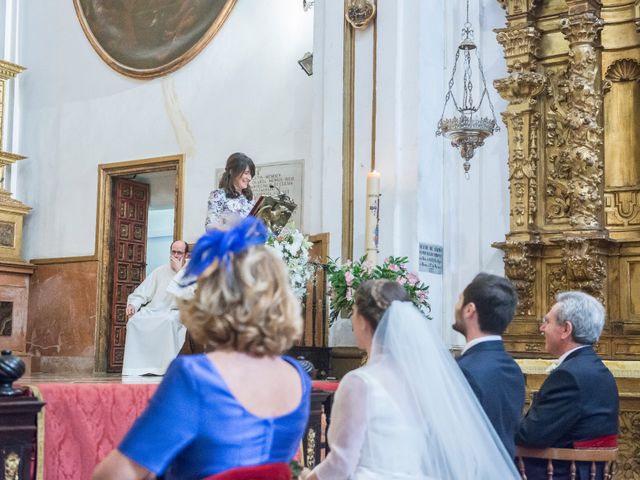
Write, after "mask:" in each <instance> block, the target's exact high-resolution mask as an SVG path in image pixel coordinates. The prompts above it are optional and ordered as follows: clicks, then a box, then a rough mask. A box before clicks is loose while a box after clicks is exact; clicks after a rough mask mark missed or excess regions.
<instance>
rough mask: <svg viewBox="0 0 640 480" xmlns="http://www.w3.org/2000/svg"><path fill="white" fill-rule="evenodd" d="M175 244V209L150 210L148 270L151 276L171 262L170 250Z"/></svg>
mask: <svg viewBox="0 0 640 480" xmlns="http://www.w3.org/2000/svg"><path fill="white" fill-rule="evenodd" d="M172 243H173V208H162V209H157V210H153V209H149V225H148V228H147V268H146V273H147V275H149V274H150V273H151V272H153V271H154V270H155V269H156V268H158V267H159V266H161V265H165V264H166V263H168V262H169V250H170V249H171V244H172Z"/></svg>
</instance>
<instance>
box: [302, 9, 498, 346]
mask: <svg viewBox="0 0 640 480" xmlns="http://www.w3.org/2000/svg"><path fill="white" fill-rule="evenodd" d="M471 3H472V5H471V11H470V16H471V18H470V19H471V21H472V23H473V24H474V27H475V30H476V36H475V38H476V43H477V45H478V47H479V49H480V53H481V58H482V62H483V65H484V67H485V74H486V78H487V82H488V83H489V87H490V94H491V97H492V100H493V102H494V104H495V106H496V113H497V116H498V120H499V122H500V125H501V127H502V131H501V132H500V133H499V134H497V135H495V136H494V137H492V138H490V139H489V140H487V142H486V145H485V146H484V147H483V148H482V149H481V150H480V151H479V152H478V153H477V154H476V157H475V158H474V159H473V161H472V163H473V166H472V169H471V178H470V179H469V180H466V179H465V178H464V174H463V169H462V160H461V159H460V156H459V153H458V151H456V150H455V149H453V148H452V147H451V146H450V145H449V142H448V141H446V140H444V139H442V138H440V137H436V136H435V130H436V126H437V122H438V120H439V118H440V114H441V111H442V106H443V103H444V96H445V93H446V89H447V82H448V80H449V77H450V74H451V68H452V67H453V59H454V55H455V52H456V49H457V47H458V44H459V41H460V39H461V36H460V31H461V28H462V25H463V23H464V11H465V10H464V9H465V6H464V4H463V2H446V3H445V2H426V1H420V0H405V1H402V2H379V3H378V67H377V143H376V157H377V162H376V169H377V170H378V171H380V173H381V175H382V183H381V184H382V197H381V207H380V217H381V225H380V250H381V255H380V258H384V257H385V256H388V255H398V256H408V257H409V259H410V266H411V268H412V269H414V270H417V269H418V246H419V242H426V243H432V244H438V245H442V246H443V247H444V272H443V275H433V274H426V273H423V274H421V278H422V279H423V281H425V282H426V283H428V284H429V285H430V288H431V304H432V308H433V310H432V316H433V318H434V322H436V324H437V325H438V326H439V328H440V329H441V332H442V335H443V338H444V339H445V340H446V341H447V343H449V344H461V343H463V339H462V337H461V336H459V335H458V334H455V333H454V332H452V331H451V328H450V325H451V323H452V320H453V307H454V305H455V303H456V300H457V297H458V294H459V293H460V292H461V291H462V289H463V288H464V287H465V286H466V285H467V284H468V283H469V282H470V281H471V279H472V278H473V277H474V276H475V275H476V274H477V273H478V272H480V271H488V272H492V273H497V274H502V273H503V264H502V257H501V252H499V251H498V250H495V249H493V248H492V247H491V243H492V242H495V241H501V240H503V239H504V235H505V233H506V232H507V230H508V181H507V155H508V151H507V136H506V131H505V129H504V127H503V125H502V123H501V119H500V117H499V112H500V111H503V110H504V109H505V108H506V106H505V104H504V102H503V101H502V100H501V99H500V98H499V97H498V95H497V92H496V91H495V90H494V89H493V85H492V82H493V80H494V79H496V78H501V77H503V76H505V75H506V68H505V66H504V60H503V57H502V50H501V47H500V46H499V44H498V43H497V41H496V39H495V34H494V33H493V31H492V30H493V29H494V28H496V27H500V26H503V24H504V12H503V11H502V10H501V8H500V6H499V4H498V3H497V2H495V1H493V0H480V1H479V2H471ZM316 13H317V11H316ZM325 34H326V32H325ZM334 34H336V32H334ZM372 39H373V36H372V29H371V28H369V29H367V30H365V31H364V32H357V38H356V90H357V91H356V96H355V108H356V118H355V143H356V144H355V152H356V153H355V157H356V158H355V184H354V189H355V200H354V203H355V228H354V231H355V232H356V234H355V239H354V240H355V241H354V247H355V248H354V250H355V251H354V256H355V257H359V256H360V255H362V254H363V253H364V236H363V235H364V234H363V232H364V213H365V186H366V184H365V179H366V174H367V172H368V171H369V167H370V160H369V159H370V132H371V87H372V73H371V67H372V65H371V56H372ZM325 106H326V102H325ZM327 109H328V107H327ZM314 138H315V137H314ZM340 141H341V138H340ZM335 145H337V139H335ZM340 145H341V144H340ZM325 161H327V159H326V158H325ZM330 178H331V177H330V176H327V177H325V181H326V182H327V183H326V185H328V183H329V182H330ZM338 239H339V237H338ZM332 247H333V248H332V251H333V252H335V251H336V250H335V249H336V242H334V243H333V245H332ZM337 248H338V249H339V244H338V245H337ZM338 252H339V250H338Z"/></svg>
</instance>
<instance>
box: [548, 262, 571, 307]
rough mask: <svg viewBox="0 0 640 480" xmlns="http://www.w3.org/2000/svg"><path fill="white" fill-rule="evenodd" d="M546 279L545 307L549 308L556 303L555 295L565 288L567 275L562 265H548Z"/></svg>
mask: <svg viewBox="0 0 640 480" xmlns="http://www.w3.org/2000/svg"><path fill="white" fill-rule="evenodd" d="M546 280H547V281H546V285H547V308H551V306H552V305H553V304H554V303H556V295H557V294H559V293H560V292H563V291H565V290H567V276H566V275H565V268H564V266H563V265H561V264H555V265H549V266H548V267H547V279H546ZM545 313H546V312H545Z"/></svg>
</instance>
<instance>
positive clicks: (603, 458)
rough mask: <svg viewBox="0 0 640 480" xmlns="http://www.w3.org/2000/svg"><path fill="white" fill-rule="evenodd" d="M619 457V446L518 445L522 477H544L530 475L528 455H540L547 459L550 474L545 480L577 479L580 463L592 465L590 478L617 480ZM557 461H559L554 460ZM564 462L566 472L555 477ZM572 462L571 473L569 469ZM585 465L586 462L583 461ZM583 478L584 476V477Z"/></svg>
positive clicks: (532, 479)
mask: <svg viewBox="0 0 640 480" xmlns="http://www.w3.org/2000/svg"><path fill="white" fill-rule="evenodd" d="M617 456H618V449H617V448H581V449H580V448H576V449H574V448H525V447H519V446H516V464H517V466H518V470H519V472H520V475H521V477H522V480H538V478H541V477H539V476H538V474H536V476H535V478H534V477H533V476H531V477H528V476H527V472H526V467H525V462H524V460H523V459H524V458H536V459H541V460H546V473H545V475H546V476H545V477H544V480H553V479H554V478H568V479H569V480H576V478H578V477H577V471H578V468H579V467H578V465H579V464H576V462H585V463H586V464H587V465H588V473H587V475H588V477H587V478H588V479H589V480H615V478H616V470H617V463H616V459H617ZM554 462H557V463H554ZM560 462H563V463H562V467H563V468H562V470H563V473H562V474H561V476H554V475H555V474H556V470H559V468H557V467H559V464H560ZM567 464H568V472H566V469H567ZM583 465H584V463H583ZM580 478H583V477H580Z"/></svg>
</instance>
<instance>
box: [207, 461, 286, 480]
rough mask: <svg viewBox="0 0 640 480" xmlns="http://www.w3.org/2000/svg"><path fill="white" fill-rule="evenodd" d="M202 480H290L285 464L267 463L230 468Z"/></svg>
mask: <svg viewBox="0 0 640 480" xmlns="http://www.w3.org/2000/svg"><path fill="white" fill-rule="evenodd" d="M203 480H291V470H289V465H288V464H286V463H267V464H264V465H252V466H249V467H237V468H232V469H231V470H225V471H224V472H220V473H216V474H215V475H211V476H209V477H207V478H204V479H203Z"/></svg>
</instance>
